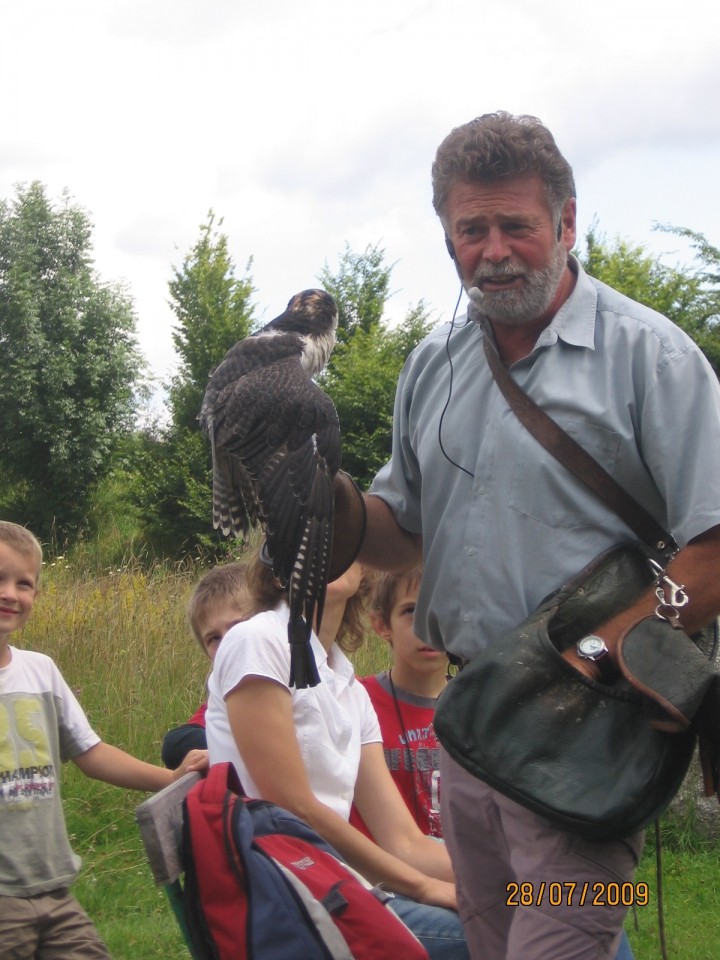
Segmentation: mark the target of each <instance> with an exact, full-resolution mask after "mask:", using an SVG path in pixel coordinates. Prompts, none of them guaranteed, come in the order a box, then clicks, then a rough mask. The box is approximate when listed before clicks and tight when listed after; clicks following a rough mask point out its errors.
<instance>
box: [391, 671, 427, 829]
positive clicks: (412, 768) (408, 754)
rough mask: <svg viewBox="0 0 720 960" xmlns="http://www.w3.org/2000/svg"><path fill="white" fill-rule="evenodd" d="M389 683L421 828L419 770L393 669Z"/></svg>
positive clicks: (417, 819)
mask: <svg viewBox="0 0 720 960" xmlns="http://www.w3.org/2000/svg"><path fill="white" fill-rule="evenodd" d="M388 681H389V683H390V692H391V693H392V698H393V702H394V704H395V712H396V713H397V718H398V723H399V724H400V730H401V732H402V736H403V740H404V741H405V762H406V763H407V765H408V768H409V770H410V772H411V773H412V777H413V792H412V797H413V807H414V808H415V823H417V825H418V826H420V808H419V806H418V798H417V770H416V769H415V765H414V764H413V758H412V753H411V752H410V744H409V743H408V734H407V729H406V728H405V724H404V722H403V716H402V712H401V710H400V701H399V700H398V696H397V693H396V692H395V684H394V683H393V678H392V667H390V669H389V670H388Z"/></svg>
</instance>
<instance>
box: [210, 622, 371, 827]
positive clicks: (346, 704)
mask: <svg viewBox="0 0 720 960" xmlns="http://www.w3.org/2000/svg"><path fill="white" fill-rule="evenodd" d="M288 615H289V611H288V608H287V605H286V604H284V603H283V604H282V605H281V606H279V607H278V608H277V609H276V610H271V611H268V612H266V613H261V614H258V615H257V616H255V617H253V618H252V619H251V620H247V621H245V622H244V623H238V624H236V625H235V626H234V627H232V629H231V630H229V631H228V633H227V634H226V635H225V637H224V638H223V641H222V643H221V644H220V648H219V650H218V653H217V656H216V658H215V663H214V665H213V671H212V674H211V676H210V680H209V682H208V690H209V699H208V709H207V714H206V718H205V719H206V725H207V727H206V729H207V740H208V749H209V751H210V763H221V762H223V761H230V762H231V763H233V764H234V765H235V768H236V770H237V772H238V775H239V777H240V782H241V783H242V785H243V789H244V790H245V792H246V793H247V794H248V796H251V797H259V796H260V792H259V790H258V787H257V785H256V783H255V782H254V780H253V779H252V777H251V776H250V774H249V772H248V770H247V767H246V766H245V764H244V763H243V759H242V757H241V756H240V753H239V751H238V749H237V746H236V744H235V740H234V739H233V736H232V732H231V730H230V724H229V721H228V715H227V709H226V706H225V697H226V696H227V695H228V693H230V692H231V691H232V690H234V689H235V687H237V686H238V684H240V683H241V682H242V680H243V679H245V678H246V677H250V676H258V677H266V678H268V679H270V680H273V681H274V682H276V683H278V684H280V685H281V686H283V687H285V688H286V689H289V691H290V696H291V697H292V712H293V720H294V721H295V734H296V736H297V741H298V745H299V747H300V753H301V754H302V758H303V762H304V764H305V768H306V770H307V773H308V778H309V780H310V787H311V789H312V791H313V793H314V794H315V796H316V797H317V799H318V800H320V801H321V802H322V803H324V804H326V805H327V806H328V807H330V808H331V809H333V810H335V811H336V813H338V814H339V815H340V816H341V817H343V819H345V820H347V819H348V818H349V816H350V807H351V805H352V799H353V795H354V792H355V781H356V780H357V775H358V768H359V765H360V751H361V748H362V746H363V744H366V743H377V742H380V743H381V742H382V735H381V733H380V725H379V724H378V719H377V716H376V714H375V710H374V708H373V706H372V703H371V702H370V698H369V697H368V695H367V691H366V690H365V688H364V687H363V685H362V684H361V683H359V682H358V681H357V680H356V678H355V671H354V669H353V665H352V664H351V662H350V661H349V660H348V658H347V657H346V656H345V654H344V653H343V652H342V650H340V648H339V647H337V646H335V645H333V646H332V647H331V649H330V653H329V655H328V654H326V652H325V649H324V647H323V646H322V644H321V643H320V641H319V640H318V639H317V637H316V636H315V634H314V633H313V635H312V649H313V653H314V655H315V662H316V664H317V668H318V673H319V675H320V683H319V684H318V685H317V686H316V687H307V688H305V689H304V690H297V689H295V688H294V687H293V688H289V687H288V681H289V678H290V645H289V644H288V640H287V624H288ZM257 723H258V725H259V724H261V723H262V718H261V717H258V720H257Z"/></svg>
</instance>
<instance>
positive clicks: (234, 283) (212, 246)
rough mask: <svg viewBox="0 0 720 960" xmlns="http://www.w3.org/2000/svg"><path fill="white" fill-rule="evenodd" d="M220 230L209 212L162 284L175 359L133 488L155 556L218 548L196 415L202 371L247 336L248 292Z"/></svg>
mask: <svg viewBox="0 0 720 960" xmlns="http://www.w3.org/2000/svg"><path fill="white" fill-rule="evenodd" d="M221 225H222V220H220V221H218V223H217V226H216V223H215V215H214V213H213V212H212V211H210V213H209V214H208V218H207V221H206V222H205V223H204V224H203V225H202V226H201V228H200V237H199V239H198V241H197V242H196V243H195V245H194V246H193V248H192V250H191V251H190V253H188V254H187V256H186V257H185V259H184V261H183V265H182V267H181V268H180V269H177V268H175V269H174V271H173V277H172V280H171V281H170V284H169V288H170V295H171V298H172V299H171V304H172V307H173V310H174V312H175V316H176V317H177V326H176V327H175V329H174V331H173V342H174V344H175V347H176V349H177V351H178V355H179V357H180V365H179V368H178V371H177V373H176V374H175V375H174V376H173V377H172V379H171V382H170V384H169V386H168V397H169V408H170V423H169V425H168V426H166V427H165V428H164V429H161V430H159V431H155V433H151V432H150V433H148V434H146V436H145V437H144V438H143V439H142V441H141V448H140V455H139V457H138V462H137V477H136V483H135V484H134V487H133V489H134V496H135V501H136V503H137V505H138V507H139V509H140V513H141V517H142V523H143V529H144V533H145V536H146V538H147V540H148V541H149V543H150V545H151V546H152V548H153V550H154V551H155V552H156V553H158V554H160V555H161V556H177V555H180V554H183V553H188V552H196V551H198V550H200V551H203V552H207V551H209V552H211V553H222V552H224V550H225V547H224V545H223V538H222V537H221V536H220V535H219V534H216V533H215V532H214V531H213V529H212V519H211V510H212V470H211V459H210V445H209V443H208V442H207V440H206V439H205V437H203V436H202V435H201V433H200V427H199V424H198V422H197V415H198V413H199V412H200V406H201V404H202V398H203V395H204V393H205V388H206V386H207V381H208V376H209V374H210V372H211V371H212V369H213V368H214V367H216V366H217V365H218V363H219V362H220V361H221V360H222V358H223V357H224V355H225V354H226V353H227V351H228V350H229V349H230V347H231V346H232V345H233V344H234V343H236V342H237V341H238V340H242V339H243V338H244V337H246V336H247V335H248V333H249V332H250V329H251V326H252V320H253V310H254V307H253V306H252V304H251V303H250V298H251V297H252V294H253V292H254V289H253V285H252V281H251V280H250V278H249V276H248V275H247V273H246V275H245V276H243V277H241V278H238V277H236V276H235V267H234V264H233V261H232V259H231V257H230V255H229V253H228V243H227V237H226V236H225V235H224V234H223V233H221V232H220V230H219V227H220V226H221ZM249 269H250V263H248V265H247V270H249Z"/></svg>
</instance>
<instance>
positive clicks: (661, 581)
mask: <svg viewBox="0 0 720 960" xmlns="http://www.w3.org/2000/svg"><path fill="white" fill-rule="evenodd" d="M650 566H651V567H652V569H653V572H654V574H655V596H656V597H657V598H658V605H657V606H656V607H655V616H656V617H660V619H661V620H667V621H668V623H671V624H672V625H673V626H674V627H679V626H680V615H679V614H678V610H680V609H681V608H682V607H684V606H686V604H687V603H688V602H689V600H690V597H689V596H688V595H687V593H686V592H685V584H681V583H675V581H674V580H671V579H670V577H669V576H668V575H667V573H665V570H664V569H663V568H662V567H661V566H660V564H659V563H657V562H656V561H655V560H650Z"/></svg>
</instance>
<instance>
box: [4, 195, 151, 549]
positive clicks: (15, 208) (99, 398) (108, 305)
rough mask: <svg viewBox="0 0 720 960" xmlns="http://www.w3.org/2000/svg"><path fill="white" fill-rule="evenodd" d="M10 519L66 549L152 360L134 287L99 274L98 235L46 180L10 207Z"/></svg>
mask: <svg viewBox="0 0 720 960" xmlns="http://www.w3.org/2000/svg"><path fill="white" fill-rule="evenodd" d="M0 352H1V353H2V363H1V364H0V407H1V408H2V411H3V414H2V418H0V460H1V461H2V483H3V486H2V493H1V494H0V497H1V498H2V499H1V500H0V507H1V508H2V511H3V515H4V516H6V517H9V518H12V519H14V520H17V521H18V522H20V523H27V524H28V525H29V526H31V527H32V528H33V530H34V531H35V533H36V534H37V535H38V536H40V537H42V538H44V539H49V538H51V537H53V538H55V539H56V540H57V541H60V542H62V541H64V540H65V538H66V537H67V536H68V535H70V534H73V533H75V532H76V531H77V530H78V529H79V528H80V526H81V525H82V523H83V522H84V520H85V515H86V511H87V509H88V504H89V500H90V496H91V491H92V488H93V486H94V485H95V484H96V483H97V482H98V480H100V479H101V478H102V477H103V476H104V474H105V473H107V471H108V470H109V467H110V463H111V459H112V454H113V452H114V450H115V449H116V447H117V445H118V443H119V442H120V440H121V439H122V438H123V437H124V436H125V435H126V434H127V432H128V430H129V429H130V427H131V424H132V420H133V417H134V412H135V407H136V398H135V394H134V389H135V387H136V386H137V385H138V384H139V379H140V376H141V374H142V371H143V364H142V361H141V359H140V355H139V353H138V351H137V346H136V341H135V317H134V312H133V305H132V301H131V299H130V297H129V296H128V294H127V293H126V292H125V290H124V289H123V287H122V286H120V285H113V284H104V283H101V282H100V281H99V279H98V277H97V275H96V273H95V271H94V269H93V262H92V227H91V223H90V221H89V219H88V216H87V214H86V213H85V212H84V211H83V210H82V209H81V208H80V207H78V206H76V205H74V204H72V203H71V202H70V199H69V197H68V195H67V194H64V195H63V197H62V200H61V202H60V203H58V204H57V205H54V204H53V203H52V202H51V201H50V200H49V199H48V197H47V195H46V192H45V188H44V187H43V186H42V184H40V183H39V182H35V183H32V184H31V185H30V186H29V187H26V188H25V187H18V189H17V191H16V196H15V198H14V199H13V200H12V201H2V202H0Z"/></svg>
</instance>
